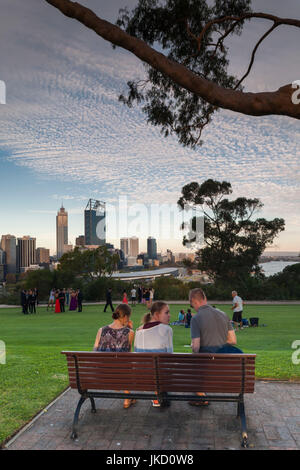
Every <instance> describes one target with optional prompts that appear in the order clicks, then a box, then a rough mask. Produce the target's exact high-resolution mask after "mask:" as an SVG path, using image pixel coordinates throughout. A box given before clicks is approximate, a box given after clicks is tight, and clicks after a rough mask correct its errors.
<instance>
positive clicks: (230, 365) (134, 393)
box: [62, 351, 256, 447]
mask: <svg viewBox="0 0 300 470" xmlns="http://www.w3.org/2000/svg"><path fill="white" fill-rule="evenodd" d="M62 354H65V355H66V358H67V363H68V371H69V380H70V387H71V388H75V389H77V390H78V392H79V393H80V395H81V397H80V400H79V402H78V405H77V408H76V411H75V415H74V420H73V432H72V435H71V438H72V439H76V438H77V427H78V418H79V412H80V408H81V406H82V404H83V402H84V401H85V400H86V399H87V398H89V399H90V401H91V405H92V412H94V413H95V412H96V407H95V401H94V398H122V399H124V398H135V399H138V400H155V399H159V401H160V403H161V405H162V407H163V406H168V405H169V404H170V402H171V401H172V400H176V401H187V400H188V401H199V400H201V399H202V400H205V401H209V402H210V401H218V402H220V401H221V402H236V403H237V417H240V419H241V427H242V447H247V446H248V435H247V426H246V415H245V406H244V394H245V393H253V392H254V384H255V357H256V355H255V354H206V353H205V354H204V353H199V354H187V353H182V354H181V353H174V354H168V353H108V352H105V353H104V352H78V351H62ZM124 390H130V393H129V394H125V392H124ZM195 392H205V393H206V396H205V397H204V398H201V397H200V396H197V395H196V394H195ZM133 412H134V410H133Z"/></svg>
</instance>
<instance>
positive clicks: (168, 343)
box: [134, 302, 173, 407]
mask: <svg viewBox="0 0 300 470" xmlns="http://www.w3.org/2000/svg"><path fill="white" fill-rule="evenodd" d="M169 322H170V310H169V306H168V304H166V303H165V302H154V304H153V305H152V307H151V310H150V312H149V313H147V315H145V316H144V318H143V325H142V326H140V328H138V329H137V330H136V333H135V339H134V351H135V352H166V353H172V352H173V330H172V328H171V327H170V326H169ZM152 405H153V406H155V407H159V406H160V402H159V401H158V400H152Z"/></svg>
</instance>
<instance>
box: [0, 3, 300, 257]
mask: <svg viewBox="0 0 300 470" xmlns="http://www.w3.org/2000/svg"><path fill="white" fill-rule="evenodd" d="M0 1H1V17H0V44H1V48H0V80H2V81H4V82H5V83H6V88H7V98H6V99H7V103H6V105H3V104H0V179H1V199H0V211H1V212H0V213H1V217H0V235H1V234H4V233H12V234H15V235H16V236H23V235H27V234H29V235H32V236H36V238H37V246H46V247H49V248H50V249H51V251H52V252H54V251H55V215H56V212H57V210H58V209H59V207H60V205H61V202H62V201H63V204H64V206H65V208H66V209H67V211H68V213H69V239H70V242H71V243H74V241H75V237H76V236H78V235H80V234H83V210H84V208H85V205H86V203H87V201H88V199H89V198H95V199H101V200H103V201H106V202H107V203H109V204H110V205H111V206H112V207H114V208H116V210H117V208H118V205H119V198H120V197H121V198H123V200H124V198H127V202H128V206H129V207H132V205H133V204H139V206H135V207H143V208H144V209H145V208H148V207H149V204H161V203H165V204H169V205H170V208H172V207H173V205H174V204H176V201H177V200H178V198H179V197H180V191H181V188H182V186H183V185H185V184H187V183H189V182H191V181H198V182H200V183H201V182H203V181H204V180H206V179H208V178H214V179H217V180H226V181H230V182H231V184H232V187H233V190H234V191H233V197H238V196H246V197H258V198H260V199H261V200H262V202H263V203H264V209H263V211H262V212H261V216H264V217H267V218H274V217H283V218H284V219H285V220H286V230H285V232H284V233H283V234H281V235H280V237H278V238H277V240H276V243H275V246H274V247H273V250H274V249H275V250H278V251H299V250H300V242H299V234H300V217H299V213H300V181H299V180H300V177H299V174H300V172H299V169H300V168H299V167H300V163H299V162H300V150H299V138H300V123H299V122H298V121H296V120H293V119H290V118H285V117H275V116H270V117H263V118H255V117H247V116H243V115H239V114H235V113H233V112H229V111H221V112H219V113H217V115H216V116H215V118H214V120H213V123H212V124H211V125H210V126H209V127H207V128H206V129H205V131H204V133H203V140H204V144H203V146H202V147H201V148H199V149H197V150H196V151H193V150H190V149H186V148H183V147H181V146H180V145H179V144H178V143H177V140H176V138H175V137H170V138H168V139H164V138H163V137H162V136H161V135H160V132H159V129H158V128H155V127H152V126H150V125H148V124H147V123H146V119H145V116H144V115H143V113H142V112H141V111H140V109H139V108H137V107H135V108H133V109H128V108H127V107H125V106H124V105H122V104H121V103H119V102H118V95H119V94H120V93H121V92H126V88H127V87H126V82H127V81H128V80H131V79H134V78H137V77H143V73H144V72H143V66H142V64H141V63H140V62H139V61H138V59H136V58H135V57H134V56H131V55H130V54H129V53H128V52H126V51H122V50H121V49H117V50H113V49H112V47H111V45H110V44H109V43H106V42H105V41H104V40H102V39H101V38H99V37H98V36H96V35H95V33H93V32H92V31H89V30H88V29H86V28H85V27H83V26H82V25H80V24H79V23H78V22H76V21H74V20H71V19H69V18H66V17H64V16H63V15H62V14H61V13H60V12H58V11H57V10H56V9H54V8H53V7H51V6H50V5H48V4H47V3H46V2H45V1H43V0H26V2H24V0H0ZM81 3H83V4H85V5H86V6H88V7H90V8H92V9H93V10H94V11H95V12H96V13H98V14H99V15H100V16H101V17H103V18H105V19H107V20H110V21H113V22H114V21H115V20H116V18H117V14H118V10H119V8H120V7H123V6H125V5H128V6H129V7H131V6H134V5H135V3H136V2H135V1H134V0H113V1H112V2H107V1H104V0H98V1H97V0H83V1H82V2H81ZM253 9H254V10H256V11H263V12H267V13H273V14H277V15H278V16H284V17H295V18H300V2H299V0H286V1H285V2H281V1H280V0H260V1H258V0H255V1H253ZM269 27H270V25H269V23H266V22H265V21H262V20H255V21H253V22H251V24H250V25H249V26H247V27H246V28H245V30H244V33H243V35H242V37H237V38H236V39H235V40H231V43H230V45H231V56H230V57H231V65H230V70H231V72H233V73H235V74H237V75H238V76H241V75H242V74H243V73H244V71H245V70H246V69H247V67H248V63H249V57H250V54H251V51H252V48H253V46H254V45H255V43H256V41H257V39H258V37H259V36H260V35H261V34H263V32H264V31H266V30H267V29H268V28H269ZM299 38H300V31H299V29H297V28H292V27H284V26H282V27H281V28H278V30H276V31H275V32H274V33H273V35H272V36H271V37H269V38H268V39H267V40H266V41H265V42H264V43H263V44H262V46H261V48H260V49H259V51H258V53H257V59H256V62H255V66H254V67H253V70H252V74H251V76H250V77H249V78H248V79H247V81H246V82H245V87H246V90H249V91H263V90H275V89H277V88H278V87H280V86H282V85H285V84H287V83H291V82H293V81H294V80H300V54H299ZM142 205H144V206H142ZM119 225H120V224H119ZM140 225H141V226H142V227H143V230H144V232H143V234H144V237H145V238H146V237H147V236H148V235H156V236H157V234H156V233H154V230H155V227H151V226H148V225H147V224H146V223H145V224H143V223H141V224H140ZM121 229H122V227H120V226H118V229H117V231H116V227H113V224H111V226H108V241H111V242H113V243H115V244H116V246H118V242H117V241H116V239H117V238H118V237H119V236H124V235H126V234H125V233H122V230H121ZM141 233H142V232H141ZM178 234H179V232H178V233H177V234H176V236H175V235H171V236H172V237H173V238H174V240H167V239H166V238H167V235H164V237H161V240H160V241H159V243H158V246H159V249H161V250H165V249H166V248H167V247H168V246H169V247H170V248H172V249H173V250H174V251H183V250H182V246H181V243H180V237H181V235H178ZM129 235H132V233H129ZM137 235H139V236H141V235H140V234H139V233H137ZM170 238H171V237H170ZM141 248H142V249H144V248H145V245H144V244H143V242H142V243H141Z"/></svg>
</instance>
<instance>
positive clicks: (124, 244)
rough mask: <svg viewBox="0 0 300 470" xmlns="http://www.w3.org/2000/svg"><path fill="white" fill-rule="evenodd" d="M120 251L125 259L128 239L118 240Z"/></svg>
mask: <svg viewBox="0 0 300 470" xmlns="http://www.w3.org/2000/svg"><path fill="white" fill-rule="evenodd" d="M120 249H121V250H122V251H123V253H124V256H125V257H127V256H128V255H129V238H121V239H120Z"/></svg>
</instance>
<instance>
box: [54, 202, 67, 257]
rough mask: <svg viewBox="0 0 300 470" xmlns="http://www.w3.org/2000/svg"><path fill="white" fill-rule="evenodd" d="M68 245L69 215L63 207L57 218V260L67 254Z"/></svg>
mask: <svg viewBox="0 0 300 470" xmlns="http://www.w3.org/2000/svg"><path fill="white" fill-rule="evenodd" d="M67 244H68V213H67V211H66V210H65V208H64V207H63V206H61V208H60V210H59V211H58V213H57V216H56V256H57V259H59V258H61V256H62V255H63V254H64V253H65V245H67Z"/></svg>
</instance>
